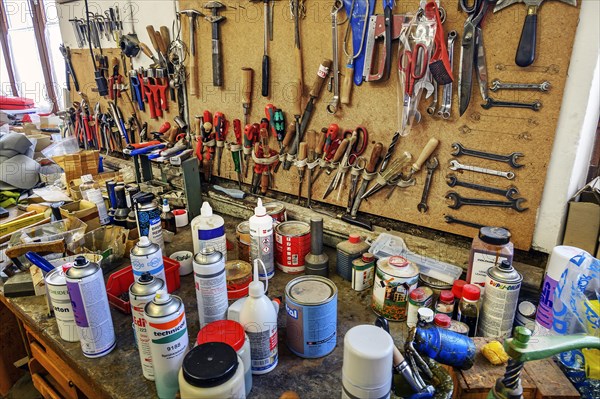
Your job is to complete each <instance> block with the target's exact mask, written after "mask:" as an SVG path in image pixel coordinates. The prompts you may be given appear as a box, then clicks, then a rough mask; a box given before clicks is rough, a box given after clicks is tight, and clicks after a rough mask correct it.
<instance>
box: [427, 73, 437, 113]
mask: <svg viewBox="0 0 600 399" xmlns="http://www.w3.org/2000/svg"><path fill="white" fill-rule="evenodd" d="M438 86H439V85H438V83H437V82H435V81H434V82H433V97H432V99H431V104H429V107H427V113H428V114H429V115H431V116H435V111H436V110H437V105H438Z"/></svg>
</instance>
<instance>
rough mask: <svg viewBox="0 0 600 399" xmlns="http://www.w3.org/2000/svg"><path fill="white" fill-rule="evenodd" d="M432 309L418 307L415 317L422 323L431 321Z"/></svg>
mask: <svg viewBox="0 0 600 399" xmlns="http://www.w3.org/2000/svg"><path fill="white" fill-rule="evenodd" d="M433 316H434V315H433V310H431V309H429V308H419V310H417V317H418V319H419V321H422V322H424V323H431V322H432V321H433Z"/></svg>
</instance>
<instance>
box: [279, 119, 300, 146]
mask: <svg viewBox="0 0 600 399" xmlns="http://www.w3.org/2000/svg"><path fill="white" fill-rule="evenodd" d="M295 135H296V124H295V123H294V122H291V123H290V124H289V125H288V130H287V133H286V135H285V137H284V139H283V142H282V143H281V144H282V146H283V148H286V147H287V146H288V145H290V143H291V142H292V141H293V140H294V136H295Z"/></svg>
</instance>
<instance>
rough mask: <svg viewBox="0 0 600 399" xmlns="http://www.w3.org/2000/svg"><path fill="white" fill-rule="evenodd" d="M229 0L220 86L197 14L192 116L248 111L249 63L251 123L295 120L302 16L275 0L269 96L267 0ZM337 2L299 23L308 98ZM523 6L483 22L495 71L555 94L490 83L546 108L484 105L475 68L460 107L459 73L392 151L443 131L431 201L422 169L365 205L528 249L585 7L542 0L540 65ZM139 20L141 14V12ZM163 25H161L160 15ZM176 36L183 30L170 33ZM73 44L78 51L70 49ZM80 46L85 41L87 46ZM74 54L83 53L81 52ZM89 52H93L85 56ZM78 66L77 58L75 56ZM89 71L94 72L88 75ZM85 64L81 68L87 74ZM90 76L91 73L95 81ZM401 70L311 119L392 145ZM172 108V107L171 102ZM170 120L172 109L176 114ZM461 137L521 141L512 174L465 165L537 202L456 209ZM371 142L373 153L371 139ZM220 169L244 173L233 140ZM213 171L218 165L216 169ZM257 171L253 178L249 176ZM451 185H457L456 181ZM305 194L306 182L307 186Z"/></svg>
mask: <svg viewBox="0 0 600 399" xmlns="http://www.w3.org/2000/svg"><path fill="white" fill-rule="evenodd" d="M223 3H224V4H226V5H227V6H228V8H227V9H226V10H224V11H223V12H221V14H222V15H224V16H225V17H226V18H227V20H226V21H224V22H223V23H221V24H220V32H221V37H222V54H223V61H224V75H223V80H224V86H223V87H222V88H216V87H213V85H212V65H211V25H210V23H208V22H207V21H206V20H204V19H200V18H199V19H198V21H197V33H196V43H197V51H198V55H199V64H200V67H199V74H198V78H199V81H200V96H199V97H198V98H192V97H190V98H189V100H190V115H191V116H192V117H193V116H194V115H201V114H202V112H203V111H204V110H205V109H207V110H210V111H211V112H213V113H214V112H216V111H221V112H223V113H224V114H225V115H226V117H227V118H228V119H229V120H233V119H235V118H239V119H242V120H243V114H242V104H241V93H240V90H241V68H242V67H251V68H253V69H254V91H253V102H252V110H251V116H252V121H253V122H258V121H259V120H260V118H262V117H264V107H265V105H266V104H268V103H272V104H274V105H275V106H276V107H279V108H282V109H283V110H284V111H285V113H286V119H287V121H288V122H289V121H291V120H292V114H291V111H292V106H291V102H292V99H293V98H294V91H293V88H294V82H295V80H296V77H295V71H296V65H295V62H294V53H293V47H294V24H293V21H292V18H291V16H290V11H289V2H287V1H275V2H274V3H275V5H274V12H273V15H274V39H273V41H271V42H269V55H270V56H271V64H272V65H271V93H272V94H271V96H270V98H268V99H267V98H263V97H262V96H261V94H260V82H261V60H262V56H263V17H262V14H263V11H262V10H263V5H262V2H256V3H254V2H247V1H229V0H227V1H223ZM332 3H333V1H329V0H328V1H307V2H306V3H305V6H306V18H304V19H303V20H302V22H301V40H302V47H303V48H302V54H303V64H304V74H303V78H304V84H305V85H304V104H305V103H306V101H307V99H308V91H309V90H310V86H311V85H312V82H313V80H314V76H315V75H316V71H317V68H318V66H319V64H320V62H322V60H323V59H326V58H332V49H331V47H332V45H331V22H330V10H331V5H332ZM202 6H203V3H201V2H196V1H189V0H180V2H179V9H186V8H193V9H197V10H201V11H206V10H202ZM417 6H418V1H416V0H406V1H402V2H397V3H396V7H395V10H394V12H395V13H396V14H403V13H406V12H414V11H415V10H416V9H417ZM442 6H444V7H445V8H446V12H447V19H446V22H445V25H444V28H445V31H446V32H449V31H450V30H452V29H454V30H456V31H457V32H458V34H459V39H458V41H457V43H456V44H455V63H454V78H455V81H456V83H457V81H458V79H457V77H458V70H459V64H460V47H461V46H460V37H462V33H463V25H464V21H465V19H466V14H465V13H463V12H459V11H458V10H457V7H456V3H455V2H444V1H442ZM376 12H377V13H381V12H382V5H381V2H377V3H376ZM525 15H526V7H525V6H524V5H523V4H515V5H512V6H510V7H509V8H507V9H504V10H502V11H501V12H499V13H497V14H492V13H491V12H490V13H489V15H488V16H487V19H486V21H485V24H484V29H483V35H484V42H485V51H486V58H487V67H488V75H489V78H488V81H489V82H491V81H492V80H494V79H500V80H501V81H505V82H527V83H531V82H535V83H539V82H542V81H544V80H548V81H550V82H551V84H552V88H551V90H550V91H549V92H548V93H539V92H534V91H531V92H530V91H518V92H513V91H502V92H498V93H490V94H491V95H493V97H494V98H496V99H499V100H515V101H524V102H531V101H533V100H536V99H539V100H540V101H541V102H542V103H543V107H542V109H541V110H540V111H539V112H534V111H531V110H526V109H511V108H492V109H490V110H484V109H483V108H482V107H481V106H480V104H481V102H482V100H481V96H480V95H479V89H478V87H477V83H476V79H475V78H474V80H475V83H474V87H473V93H472V99H471V104H470V107H469V108H468V110H467V112H466V113H465V114H464V115H463V116H462V117H459V116H458V96H457V92H456V87H457V84H455V85H454V97H453V98H454V101H453V110H452V116H451V118H450V119H449V120H441V119H437V118H436V119H433V118H431V117H430V116H428V115H427V114H426V112H425V108H426V107H427V106H428V105H429V100H423V101H422V102H421V106H420V108H421V113H422V115H423V120H422V121H421V123H420V124H419V125H417V127H416V128H414V129H413V130H412V132H411V133H410V135H408V136H407V137H405V138H402V139H401V140H400V141H399V143H398V145H397V147H396V152H395V153H396V154H397V155H398V154H401V153H402V152H403V151H409V152H410V153H411V154H412V156H413V159H416V158H417V156H418V155H419V153H420V151H421V148H422V147H423V146H424V145H425V143H426V142H427V141H428V140H429V138H430V137H437V138H438V139H440V145H439V147H438V150H437V152H436V155H437V157H438V159H439V161H440V167H439V168H438V170H437V171H436V172H435V174H434V178H433V183H432V187H431V192H430V196H429V212H428V213H426V214H421V213H419V212H418V211H417V204H418V203H419V201H420V198H421V194H422V190H423V181H424V178H425V174H426V173H425V171H424V170H423V171H421V172H420V173H418V174H416V180H417V184H416V185H415V186H413V187H409V188H405V189H397V190H396V191H395V193H394V195H393V197H392V198H391V200H386V199H385V196H386V194H387V193H386V192H385V191H382V192H380V193H378V194H377V195H375V196H374V197H372V198H371V199H370V200H369V201H368V202H366V201H363V204H362V206H361V211H362V212H367V213H371V214H376V215H381V216H384V217H388V218H391V219H395V220H399V221H403V222H407V223H411V224H414V225H419V226H424V227H428V228H432V229H436V230H442V231H446V232H450V233H455V234H460V235H464V236H467V237H472V236H473V235H474V234H476V230H475V229H473V228H470V227H465V226H461V225H456V224H452V225H451V224H447V223H446V222H445V219H444V215H446V214H450V215H453V216H455V217H457V218H460V219H466V220H471V221H475V222H478V223H481V224H485V225H501V226H505V227H507V228H509V229H510V230H511V232H512V235H513V242H514V244H515V246H516V247H517V248H520V249H525V250H527V249H529V248H530V246H531V242H532V237H533V232H534V228H535V222H536V215H537V211H538V208H539V205H540V201H541V197H542V192H543V187H544V182H545V177H546V171H547V166H548V162H549V159H550V154H551V150H552V144H553V140H554V135H555V130H556V126H557V120H558V116H559V111H560V106H561V102H562V96H563V91H564V85H565V80H566V77H567V71H568V67H569V61H570V55H571V50H572V44H573V39H574V36H575V31H576V27H577V23H578V15H579V8H578V7H572V6H569V5H567V4H564V3H562V2H559V1H546V2H544V3H543V6H542V7H541V8H540V11H539V26H538V42H537V44H538V48H537V50H538V51H537V59H536V61H535V63H534V65H533V66H530V67H528V68H520V67H517V66H516V65H515V64H514V57H515V52H516V48H517V45H518V41H519V37H520V32H521V28H522V24H523V21H524V19H525ZM344 19H345V13H344V12H343V11H342V12H341V13H340V20H344ZM142 25H143V23H142ZM164 25H166V26H169V27H170V26H171V21H170V20H165V21H164ZM155 28H156V29H158V26H155ZM345 28H346V25H345V24H343V25H340V26H339V33H338V38H339V42H340V50H339V59H340V65H343V64H344V60H345V57H344V55H343V53H342V37H343V35H344V31H345ZM171 36H172V37H175V36H176V35H174V34H172V35H171ZM181 37H182V38H183V40H184V41H186V42H187V41H188V37H189V33H188V18H187V17H182V31H181ZM74 51H77V50H74ZM81 51H83V50H81ZM396 52H397V44H394V50H393V53H394V58H393V62H392V65H397V55H396ZM73 58H74V62H75V57H73ZM84 58H86V59H88V60H89V56H88V57H84ZM76 69H77V70H78V72H79V67H76ZM90 73H91V72H89V68H88V72H87V73H86V75H89V77H90V78H91V75H90ZM81 75H82V74H79V77H80V79H84V77H83V76H81ZM88 81H91V80H88ZM396 86H397V70H396V69H394V68H393V69H392V76H391V78H390V79H389V81H388V82H385V83H363V84H362V85H361V86H358V87H356V86H355V87H354V89H353V95H352V104H351V105H350V106H342V107H341V108H340V110H339V111H338V112H337V114H336V115H335V116H330V115H329V114H327V112H326V110H325V107H326V105H327V104H328V103H329V101H330V99H331V97H332V94H331V93H329V92H327V90H323V92H322V93H321V97H320V99H319V100H318V101H317V102H316V104H315V112H314V115H313V118H312V121H311V123H310V125H309V127H308V129H315V130H320V129H321V128H322V127H327V126H328V125H329V124H330V123H337V124H338V125H339V126H340V128H341V129H354V128H356V127H357V126H359V125H362V126H364V127H365V128H366V129H367V130H368V132H369V134H370V136H369V140H370V141H371V142H373V143H374V142H376V141H381V142H382V143H383V144H384V146H386V147H387V145H388V144H389V142H390V140H391V137H392V134H393V133H394V132H395V131H396V130H397V125H396V120H397V107H396V102H397V100H396V99H397V95H396V92H397V87H396ZM170 108H171V110H172V111H171V112H172V113H171V114H169V115H168V117H167V118H171V117H172V116H173V110H174V109H175V108H176V106H175V103H171V107H170ZM142 119H144V120H148V115H147V114H142ZM171 121H172V119H171ZM161 123H162V120H160V121H150V127H151V128H157V127H158V126H159V125H160V124H161ZM232 137H233V132H232V130H231V129H230V131H229V136H228V139H229V140H232ZM271 140H272V142H271V146H272V147H274V148H277V144H276V142H275V139H274V138H272V139H271ZM456 141H457V142H460V143H462V144H463V145H464V146H465V147H468V148H474V149H479V150H485V151H489V152H494V153H499V154H510V153H512V152H522V153H523V154H524V157H523V158H522V160H521V162H522V163H524V164H525V166H524V167H523V168H521V169H518V170H513V171H514V172H515V173H516V178H515V179H514V180H512V181H509V180H507V179H504V178H501V177H494V176H485V175H480V174H476V173H473V172H465V173H460V172H457V174H458V175H459V177H460V178H461V179H463V180H466V181H470V182H475V183H480V184H486V185H491V186H496V187H502V188H505V187H508V186H509V185H515V186H516V187H518V189H519V191H520V196H521V197H523V198H525V199H527V201H528V202H527V206H528V207H529V209H528V210H527V211H525V212H522V213H518V212H516V211H515V210H512V209H499V208H485V207H483V208H480V207H462V208H461V209H459V210H451V209H449V208H448V206H447V203H446V200H445V198H444V196H445V194H446V193H447V192H448V191H450V190H451V189H450V188H449V187H448V186H447V185H446V183H445V177H446V175H447V174H448V173H450V172H451V171H450V170H449V168H448V164H449V161H450V160H451V159H452V158H453V157H452V156H451V155H450V152H451V144H452V143H453V142H456ZM372 147H373V146H372V145H371V146H370V148H368V149H367V151H366V154H365V156H367V157H368V155H369V154H370V151H371V148H372ZM458 160H459V161H460V162H461V163H464V164H470V165H476V166H484V167H491V168H494V169H499V170H503V171H509V170H511V168H510V167H509V166H508V165H506V164H504V163H499V162H492V161H485V160H482V159H478V158H471V157H461V158H459V159H458ZM222 162H223V163H222V168H221V176H222V177H225V178H229V179H232V180H235V178H236V175H235V172H234V169H233V164H232V162H231V157H230V156H229V154H228V152H227V151H225V152H224V155H223V161H222ZM214 170H215V172H216V168H214ZM250 178H251V176H250V175H249V176H248V178H247V179H246V182H247V183H249V182H250ZM329 179H330V176H326V177H325V178H324V177H321V178H320V179H319V181H317V183H316V184H315V186H314V188H313V199H315V200H320V199H321V197H322V195H323V192H324V191H325V188H326V186H327V184H329ZM349 180H350V178H349V177H348V176H346V181H345V186H344V189H343V190H342V192H341V195H340V196H339V200H336V196H337V193H333V194H332V195H330V196H329V197H328V198H327V202H330V203H335V204H338V205H341V206H343V207H345V206H346V203H347V196H348V195H347V193H348V187H349ZM297 184H298V173H297V170H296V169H295V168H292V169H291V170H290V171H283V170H282V169H281V168H280V171H279V172H278V174H277V175H276V176H275V187H274V189H275V190H277V191H281V192H286V193H291V194H294V195H295V194H296V193H297V191H298V190H297V189H298V186H297ZM452 190H454V189H452ZM455 191H457V192H458V193H459V194H461V195H462V196H465V197H478V198H488V199H501V197H498V196H496V197H494V196H493V195H492V196H490V195H486V194H482V193H480V192H478V191H472V190H468V189H464V188H457V189H456V190H455ZM303 196H306V184H305V186H304V189H303Z"/></svg>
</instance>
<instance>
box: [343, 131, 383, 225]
mask: <svg viewBox="0 0 600 399" xmlns="http://www.w3.org/2000/svg"><path fill="white" fill-rule="evenodd" d="M382 152H383V144H382V143H377V144H375V147H373V151H372V152H371V158H369V162H368V163H367V166H365V170H364V171H363V175H362V183H361V184H360V188H359V189H358V192H357V193H356V196H355V197H354V203H353V205H350V206H351V207H352V208H351V209H350V215H351V216H352V217H356V214H357V213H358V208H360V203H361V202H362V198H361V197H362V195H363V194H364V193H365V191H366V190H367V187H368V186H369V182H370V181H371V179H372V178H373V176H374V175H373V173H375V170H376V169H377V164H378V163H379V161H380V160H381V153H382Z"/></svg>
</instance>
